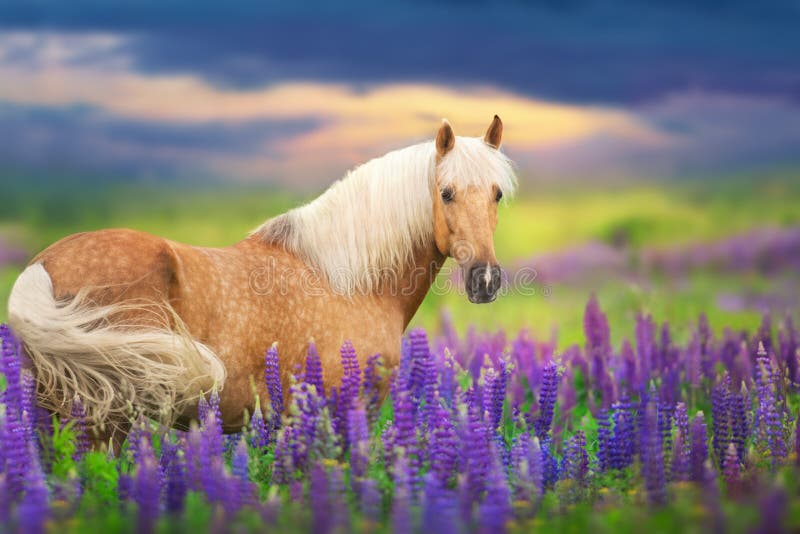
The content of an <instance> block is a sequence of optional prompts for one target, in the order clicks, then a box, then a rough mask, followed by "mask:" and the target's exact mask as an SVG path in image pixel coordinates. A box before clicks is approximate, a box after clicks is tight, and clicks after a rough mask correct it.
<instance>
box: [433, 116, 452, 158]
mask: <svg viewBox="0 0 800 534" xmlns="http://www.w3.org/2000/svg"><path fill="white" fill-rule="evenodd" d="M455 144H456V136H455V134H454V133H453V128H451V127H450V123H449V122H447V119H443V120H442V126H441V127H440V128H439V132H438V133H437V134H436V152H437V153H438V154H439V156H444V155H445V154H447V153H448V152H450V151H451V150H453V146H455Z"/></svg>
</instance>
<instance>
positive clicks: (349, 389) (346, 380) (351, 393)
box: [334, 341, 361, 450]
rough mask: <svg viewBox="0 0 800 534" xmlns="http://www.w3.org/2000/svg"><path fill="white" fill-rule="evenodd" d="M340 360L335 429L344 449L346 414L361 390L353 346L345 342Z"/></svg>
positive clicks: (345, 442) (346, 433)
mask: <svg viewBox="0 0 800 534" xmlns="http://www.w3.org/2000/svg"><path fill="white" fill-rule="evenodd" d="M340 354H341V358H342V370H343V374H342V385H341V387H340V388H339V397H338V399H337V404H336V412H335V414H336V417H335V421H334V422H335V424H334V426H335V428H336V432H337V433H338V434H339V435H340V436H341V439H342V444H343V445H344V449H345V450H347V449H348V447H349V446H350V444H349V442H348V438H347V436H348V430H347V414H348V413H349V412H350V410H352V409H353V407H355V405H356V402H357V399H358V395H359V391H360V389H361V368H360V367H359V365H358V357H357V356H356V351H355V349H354V348H353V344H352V343H350V342H349V341H345V342H344V343H343V344H342V348H341V351H340Z"/></svg>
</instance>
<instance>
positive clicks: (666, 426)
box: [658, 400, 674, 479]
mask: <svg viewBox="0 0 800 534" xmlns="http://www.w3.org/2000/svg"><path fill="white" fill-rule="evenodd" d="M673 417H674V409H673V404H672V403H671V402H665V401H663V400H662V401H661V402H659V403H658V432H659V434H660V435H661V447H662V451H661V452H662V454H661V457H662V459H663V461H664V473H665V475H666V478H667V479H669V478H670V469H671V467H672V465H671V463H672V462H671V459H672V418H673Z"/></svg>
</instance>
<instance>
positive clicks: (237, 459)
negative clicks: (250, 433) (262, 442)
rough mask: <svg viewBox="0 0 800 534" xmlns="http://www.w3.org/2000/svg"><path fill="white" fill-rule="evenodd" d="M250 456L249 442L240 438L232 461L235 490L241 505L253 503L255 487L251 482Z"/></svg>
mask: <svg viewBox="0 0 800 534" xmlns="http://www.w3.org/2000/svg"><path fill="white" fill-rule="evenodd" d="M249 460H250V459H249V456H248V451H247V442H246V441H245V440H244V438H239V441H238V443H237V444H236V449H235V450H234V452H233V458H232V460H231V474H232V475H233V478H234V482H235V484H234V488H235V489H236V490H237V493H238V494H239V495H238V496H239V499H238V500H239V503H241V504H245V505H246V504H251V503H252V502H253V498H254V494H253V486H252V484H251V482H250V469H249V465H248V464H249Z"/></svg>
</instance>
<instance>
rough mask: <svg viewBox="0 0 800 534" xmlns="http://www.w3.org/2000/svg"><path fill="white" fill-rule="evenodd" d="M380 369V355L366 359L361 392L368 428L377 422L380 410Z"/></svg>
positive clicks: (381, 365)
mask: <svg viewBox="0 0 800 534" xmlns="http://www.w3.org/2000/svg"><path fill="white" fill-rule="evenodd" d="M382 369H383V363H382V359H381V355H380V354H373V355H372V356H370V357H369V358H367V365H366V367H364V379H363V382H362V383H361V390H362V391H363V397H364V403H365V405H364V407H365V408H366V410H367V421H368V422H369V426H370V427H371V426H373V425H374V424H375V422H376V421H377V420H378V413H379V411H380V408H381V407H380V402H379V401H380V386H381V372H382Z"/></svg>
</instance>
